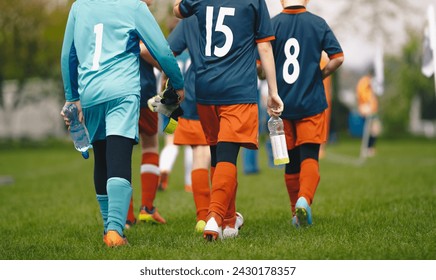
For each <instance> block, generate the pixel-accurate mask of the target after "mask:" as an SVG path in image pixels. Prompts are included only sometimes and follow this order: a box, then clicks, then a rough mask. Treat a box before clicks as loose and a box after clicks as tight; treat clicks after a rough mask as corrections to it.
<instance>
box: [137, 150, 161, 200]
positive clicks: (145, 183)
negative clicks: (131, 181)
mask: <svg viewBox="0 0 436 280" xmlns="http://www.w3.org/2000/svg"><path fill="white" fill-rule="evenodd" d="M159 172H160V171H159V155H158V154H157V153H143V154H142V161H141V189H142V206H146V207H147V208H148V209H152V208H153V201H154V199H155V197H156V192H157V186H158V183H159Z"/></svg>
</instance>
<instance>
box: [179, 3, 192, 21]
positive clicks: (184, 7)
mask: <svg viewBox="0 0 436 280" xmlns="http://www.w3.org/2000/svg"><path fill="white" fill-rule="evenodd" d="M195 2H196V0H182V1H181V2H180V4H179V11H180V14H181V15H182V16H183V17H185V18H187V17H190V16H192V15H193V14H194V13H195V11H194V5H195Z"/></svg>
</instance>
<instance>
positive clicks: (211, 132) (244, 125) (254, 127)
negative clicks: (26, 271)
mask: <svg viewBox="0 0 436 280" xmlns="http://www.w3.org/2000/svg"><path fill="white" fill-rule="evenodd" d="M197 109H198V115H199V116H200V121H201V126H202V127H203V131H204V135H205V136H206V140H207V143H208V145H210V146H213V145H216V144H217V143H218V142H232V143H240V144H241V146H242V147H245V148H248V149H257V148H258V143H259V142H258V138H259V129H258V127H259V117H258V106H257V104H234V105H202V104H197Z"/></svg>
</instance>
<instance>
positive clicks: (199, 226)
mask: <svg viewBox="0 0 436 280" xmlns="http://www.w3.org/2000/svg"><path fill="white" fill-rule="evenodd" d="M205 226H206V222H205V221H203V220H199V221H198V222H197V224H196V225H195V232H197V233H203V232H204V227H205Z"/></svg>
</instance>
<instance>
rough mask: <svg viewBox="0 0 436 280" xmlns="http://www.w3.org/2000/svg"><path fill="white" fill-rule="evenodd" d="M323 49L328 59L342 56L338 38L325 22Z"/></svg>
mask: <svg viewBox="0 0 436 280" xmlns="http://www.w3.org/2000/svg"><path fill="white" fill-rule="evenodd" d="M323 49H324V51H325V52H326V53H327V55H328V57H329V58H330V59H332V58H335V57H340V56H344V53H343V51H342V48H341V45H340V44H339V41H338V39H336V36H335V34H334V33H333V31H332V30H331V28H330V27H329V26H328V24H327V23H326V22H325V35H324V40H323Z"/></svg>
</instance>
